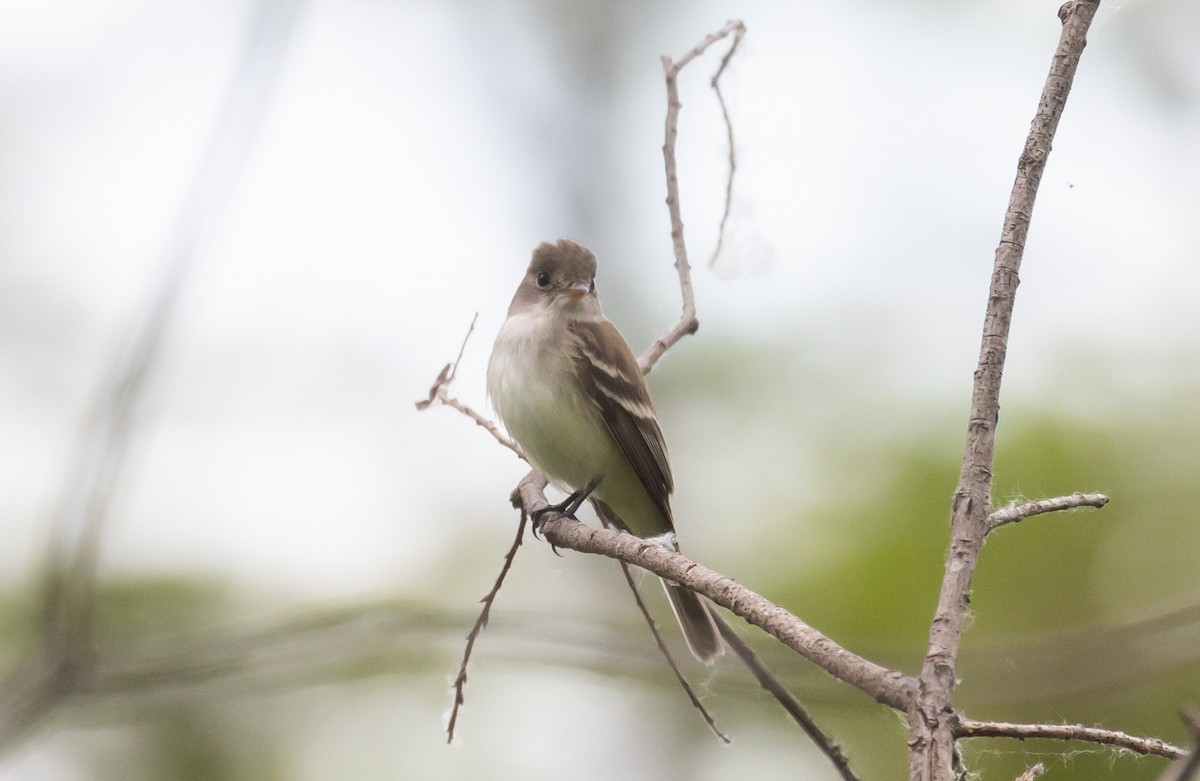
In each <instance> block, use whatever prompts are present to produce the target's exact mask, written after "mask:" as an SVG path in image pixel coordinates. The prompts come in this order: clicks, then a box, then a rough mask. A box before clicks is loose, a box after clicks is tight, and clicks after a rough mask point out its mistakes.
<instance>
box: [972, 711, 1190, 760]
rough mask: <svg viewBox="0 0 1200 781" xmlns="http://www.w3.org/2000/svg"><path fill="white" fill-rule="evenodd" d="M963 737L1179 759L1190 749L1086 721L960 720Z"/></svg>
mask: <svg viewBox="0 0 1200 781" xmlns="http://www.w3.org/2000/svg"><path fill="white" fill-rule="evenodd" d="M954 734H955V736H956V737H960V738H1015V739H1016V740H1031V739H1033V738H1044V739H1046V740H1077V741H1081V742H1085V743H1100V744H1102V745H1106V746H1116V747H1118V748H1123V749H1128V750H1129V751H1135V752H1137V753H1138V754H1143V755H1153V756H1157V757H1166V758H1167V759H1179V758H1180V757H1182V756H1184V755H1185V754H1186V753H1187V752H1185V751H1184V750H1183V749H1181V748H1180V747H1179V746H1174V745H1172V744H1170V743H1167V742H1166V741H1164V740H1159V739H1158V738H1143V737H1138V736H1137V735H1130V734H1129V733H1127V732H1119V731H1117V730H1112V729H1099V728H1098V727H1085V726H1083V725H1082V724H1009V723H1007V722H1002V721H974V720H972V719H960V720H959V722H958V725H957V726H956V727H955V728H954Z"/></svg>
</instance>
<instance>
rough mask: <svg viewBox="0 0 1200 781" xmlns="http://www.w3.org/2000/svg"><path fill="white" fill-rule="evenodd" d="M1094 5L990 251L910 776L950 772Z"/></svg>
mask: <svg viewBox="0 0 1200 781" xmlns="http://www.w3.org/2000/svg"><path fill="white" fill-rule="evenodd" d="M1098 5H1099V2H1098V0H1070V1H1069V2H1068V3H1067V4H1066V5H1064V6H1063V7H1062V8H1061V9H1059V17H1060V19H1061V20H1062V22H1063V30H1062V35H1061V38H1060V40H1059V44H1058V48H1057V50H1056V51H1055V54H1054V58H1053V62H1052V64H1051V67H1050V74H1049V76H1048V77H1047V79H1046V85H1045V87H1044V89H1043V91H1042V96H1041V99H1040V101H1039V104H1038V108H1037V112H1036V114H1035V116H1034V119H1033V123H1032V127H1031V128H1030V130H1029V135H1028V137H1027V138H1026V141H1025V149H1024V151H1023V152H1022V153H1021V157H1020V160H1019V161H1018V164H1017V175H1016V181H1015V182H1014V184H1013V189H1012V195H1011V197H1010V199H1009V204H1008V209H1007V211H1006V213H1005V217H1004V226H1003V229H1002V231H1001V237H1000V244H999V247H998V248H997V249H996V259H995V267H994V270H993V272H992V281H991V289H990V292H989V294H988V303H987V312H986V315H985V318H984V326H983V339H982V344H981V347H980V355H979V365H978V368H977V369H976V371H975V383H974V388H973V390H972V394H971V417H970V422H969V424H968V427H967V443H966V448H965V453H964V455H963V463H962V471H961V473H960V475H959V481H958V488H957V489H956V490H955V493H954V502H953V508H952V511H951V519H950V540H951V543H950V551H949V554H948V556H947V559H946V568H945V572H944V576H943V580H942V588H941V593H940V595H939V597H938V604H937V609H936V611H935V613H934V617H933V621H932V622H931V624H930V630H929V645H928V649H927V652H926V656H925V663H924V665H923V667H922V670H921V677H920V681H921V688H920V691H921V697H920V700H919V702H918V703H917V707H916V708H914V709H913V710H912V711H911V713H910V714H909V746H910V754H909V776H910V778H911V779H912V780H913V781H950V779H952V778H953V777H954V767H953V764H954V733H953V729H952V717H953V710H952V709H951V694H952V692H953V690H954V681H955V675H956V670H957V665H958V651H959V641H960V639H961V637H962V631H963V626H964V623H965V620H966V614H967V603H968V601H969V598H970V592H971V580H972V577H973V576H974V573H975V567H976V565H977V564H978V561H979V551H980V549H981V548H982V546H983V539H984V536H985V535H986V534H987V530H988V508H989V506H990V503H991V480H992V462H993V456H994V454H995V444H996V422H997V419H998V417H999V410H1000V382H1001V378H1002V376H1003V373H1004V360H1005V357H1006V353H1007V350H1008V332H1009V326H1010V324H1011V322H1012V313H1013V302H1014V300H1015V297H1016V291H1017V285H1018V283H1019V275H1018V272H1019V271H1020V267H1021V257H1022V254H1023V252H1024V248H1025V239H1026V236H1027V235H1028V232H1029V222H1030V218H1031V215H1032V214H1033V204H1034V200H1035V197H1036V195H1037V188H1038V184H1039V182H1040V181H1041V177H1042V171H1043V170H1044V169H1045V165H1046V159H1047V157H1048V156H1049V154H1050V146H1051V141H1052V139H1053V137H1054V132H1055V130H1056V128H1057V127H1058V121H1059V118H1060V117H1061V116H1062V112H1063V107H1064V105H1065V102H1066V99H1067V94H1068V93H1069V92H1070V89H1071V82H1072V80H1073V79H1074V76H1075V71H1076V68H1077V67H1078V65H1079V58H1080V55H1081V54H1082V53H1083V48H1084V45H1085V43H1086V40H1085V36H1086V33H1087V29H1088V26H1089V25H1090V24H1091V21H1092V18H1093V17H1094V16H1095V13H1096V9H1097V6H1098Z"/></svg>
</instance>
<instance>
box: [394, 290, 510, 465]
mask: <svg viewBox="0 0 1200 781" xmlns="http://www.w3.org/2000/svg"><path fill="white" fill-rule="evenodd" d="M478 319H479V313H478V312H476V313H475V317H473V318H472V319H471V325H470V326H468V328H467V333H466V336H464V337H463V340H462V344H461V345H460V346H459V348H458V357H457V358H455V359H454V362H453V363H448V364H446V365H445V366H443V367H442V370H441V371H440V372H438V376H437V377H436V378H435V379H434V381H433V385H431V386H429V395H428V397H427V398H424V399H421V400H420V401H417V402H416V406H417V409H418V410H425V409H429V407H430V406H432V404H433V403H434V402H435V401H437V402H440V403H442V404H445V405H446V406H447V407H451V408H453V409H456V410H458V411H459V412H461V413H462V414H464V415H466V416H467V417H468V418H470V419H471V420H473V421H475V424H476V425H478V426H480V427H482V428H483V429H485V430H486V431H487V432H488V433H489V434H491V435H492V438H493V439H495V440H496V441H497V442H499V443H500V444H501V445H504V446H505V447H506V448H508V449H509V450H511V451H512V452H514V453H516V454H517V458H520V459H521V460H522V461H525V460H527V459H526V458H525V453H524V451H522V450H521V446H520V445H518V444H517V443H516V442H514V441H512V440H511V439H509V438H508V437H506V436H504V434H503V433H501V431H500V427H499V426H497V425H496V424H495V423H493V422H492V421H491V420H489V419H488V418H487V417H486V416H484V415H481V414H480V413H478V412H476V411H475V410H474V409H472V408H471V407H470V406H468V405H466V404H464V403H463V402H461V401H459V400H458V399H456V398H454V397H453V396H451V395H450V383H452V382H454V377H455V375H457V374H458V365H459V364H460V363H462V357H463V352H464V351H466V349H467V340H468V339H470V338H471V334H472V333H473V332H474V331H475V321H476V320H478Z"/></svg>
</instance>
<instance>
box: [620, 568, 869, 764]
mask: <svg viewBox="0 0 1200 781" xmlns="http://www.w3.org/2000/svg"><path fill="white" fill-rule="evenodd" d="M621 563H622V565H624V562H621ZM713 620H715V621H716V623H717V628H718V629H719V630H720V631H721V637H723V638H725V643H726V645H728V646H729V647H730V648H732V649H733V652H734V653H736V654H737V655H738V657H739V658H740V659H741V660H742V663H743V664H745V665H746V668H747V669H748V670H750V673H751V674H752V675H753V676H754V679H755V680H757V681H758V685H759V686H761V687H762V688H763V689H765V690H766V691H767V692H768V693H769V694H770V695H771V696H772V697H774V698H775V701H776V702H778V703H779V704H780V705H781V706H782V707H783V709H784V710H785V711H787V714H788V715H789V716H791V717H792V720H793V721H795V722H796V724H798V725H799V726H800V729H802V730H804V734H806V735H808V737H809V740H811V741H812V742H813V743H815V744H816V746H817V749H819V750H820V752H821V753H822V754H824V755H825V756H826V757H828V758H829V761H830V762H832V763H833V766H834V768H835V769H836V770H837V772H838V775H840V776H841V777H842V779H843V781H858V776H856V775H854V771H853V770H851V769H850V761H849V760H848V759H846V755H845V754H843V753H842V749H841V747H840V746H838V744H837V743H834V742H833V739H832V738H830V737H829V736H828V735H826V734H825V732H824V731H823V730H822V729H821V728H820V727H819V726H818V725H817V722H816V721H814V720H813V717H812V716H811V715H809V713H808V710H806V709H805V707H804V706H803V705H801V704H800V701H799V700H797V699H796V697H795V696H794V695H793V694H792V693H791V692H790V691H788V690H787V688H786V687H785V686H784V685H783V682H782V681H780V680H779V679H778V678H777V677H775V674H774V673H773V672H771V670H770V668H769V667H767V666H766V664H765V663H764V662H763V661H762V659H760V658H759V657H758V654H756V653H754V649H753V648H751V647H750V646H749V644H748V643H747V642H746V641H745V640H743V639H742V638H741V636H740V635H739V634H738V633H737V632H735V631H733V627H731V626H730V625H729V622H728V621H726V620H725V619H723V618H721V617H720V616H718V615H714V616H713Z"/></svg>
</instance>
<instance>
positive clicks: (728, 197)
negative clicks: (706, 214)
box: [708, 26, 746, 268]
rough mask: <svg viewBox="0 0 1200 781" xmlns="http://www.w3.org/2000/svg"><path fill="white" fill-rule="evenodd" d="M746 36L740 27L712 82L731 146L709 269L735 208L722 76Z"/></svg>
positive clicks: (733, 161)
mask: <svg viewBox="0 0 1200 781" xmlns="http://www.w3.org/2000/svg"><path fill="white" fill-rule="evenodd" d="M745 34H746V28H745V27H742V26H739V27H738V28H737V30H736V31H735V33H734V36H733V43H732V44H731V45H730V46H729V51H727V52H725V56H724V57H722V58H721V67H719V68H717V72H716V73H714V74H713V77H712V82H711V84H712V88H713V92H715V93H717V103H718V105H720V106H721V118H722V119H723V120H725V141H726V143H728V144H729V176H728V178H726V180H725V211H723V212H722V213H721V225H720V227H719V228H718V229H717V244H716V246H715V247H713V253H712V257H711V258H709V259H708V265H709V268H712V265H713V264H714V263H716V262H717V256H718V255H720V254H721V246H722V245H723V244H724V243H725V223H727V222H728V221H729V210H730V208H732V206H733V175H734V173H735V172H736V171H737V153H736V151H735V147H734V143H733V120H731V119H730V118H729V107H728V106H726V105H725V95H724V94H722V92H721V76H722V75H724V73H725V69H726V68H727V67H729V61H730V60H732V59H733V55H734V54H735V53H736V52H737V49H738V46H739V45H740V44H741V42H742V38H743V37H744V36H745Z"/></svg>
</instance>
